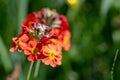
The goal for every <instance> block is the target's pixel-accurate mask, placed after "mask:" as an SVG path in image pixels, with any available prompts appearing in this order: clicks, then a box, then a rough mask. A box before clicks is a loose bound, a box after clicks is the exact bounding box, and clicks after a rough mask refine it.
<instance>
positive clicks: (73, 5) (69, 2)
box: [67, 0, 79, 7]
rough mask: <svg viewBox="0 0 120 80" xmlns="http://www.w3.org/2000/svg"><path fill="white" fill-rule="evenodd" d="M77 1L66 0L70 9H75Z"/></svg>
mask: <svg viewBox="0 0 120 80" xmlns="http://www.w3.org/2000/svg"><path fill="white" fill-rule="evenodd" d="M78 2H79V1H78V0H67V4H68V5H69V6H70V7H77V6H78Z"/></svg>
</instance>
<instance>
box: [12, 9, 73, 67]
mask: <svg viewBox="0 0 120 80" xmlns="http://www.w3.org/2000/svg"><path fill="white" fill-rule="evenodd" d="M70 36H71V34H70V31H69V25H68V22H67V19H66V17H65V16H64V15H59V14H58V13H57V12H56V11H55V10H50V9H48V8H44V9H42V10H41V11H38V12H33V13H31V14H29V15H28V17H27V19H26V20H24V22H23V24H22V30H21V32H20V34H19V36H18V37H14V38H13V39H12V41H13V45H12V47H11V48H10V52H14V51H16V50H18V51H19V52H22V51H24V54H25V55H27V59H28V60H29V61H32V62H34V61H36V60H41V61H42V62H43V63H45V64H46V65H51V66H52V67H55V66H56V65H61V60H62V48H64V50H66V51H68V50H69V48H70Z"/></svg>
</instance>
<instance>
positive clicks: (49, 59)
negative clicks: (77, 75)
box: [42, 44, 62, 67]
mask: <svg viewBox="0 0 120 80" xmlns="http://www.w3.org/2000/svg"><path fill="white" fill-rule="evenodd" d="M42 50H43V55H44V56H45V58H44V59H42V62H43V63H45V64H46V65H51V66H52V67H56V66H57V65H61V60H62V53H61V49H59V46H57V45H54V44H48V45H46V46H44V47H43V48H42Z"/></svg>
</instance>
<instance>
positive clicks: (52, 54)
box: [48, 50, 56, 60]
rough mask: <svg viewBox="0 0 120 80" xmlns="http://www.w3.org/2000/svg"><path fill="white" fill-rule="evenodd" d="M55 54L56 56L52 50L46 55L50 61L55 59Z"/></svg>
mask: <svg viewBox="0 0 120 80" xmlns="http://www.w3.org/2000/svg"><path fill="white" fill-rule="evenodd" d="M55 54H56V52H55V51H54V50H51V51H50V52H49V54H48V57H49V58H50V59H51V60H53V59H55Z"/></svg>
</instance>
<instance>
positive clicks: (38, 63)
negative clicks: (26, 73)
mask: <svg viewBox="0 0 120 80" xmlns="http://www.w3.org/2000/svg"><path fill="white" fill-rule="evenodd" d="M39 67H40V60H38V61H37V63H36V66H35V73H34V78H37V76H38V72H39Z"/></svg>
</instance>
